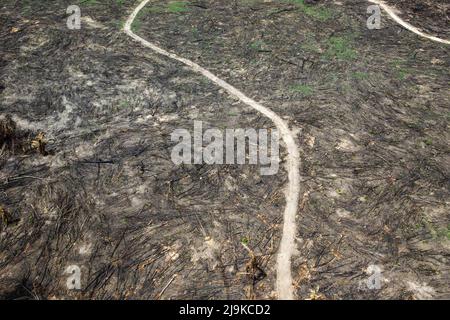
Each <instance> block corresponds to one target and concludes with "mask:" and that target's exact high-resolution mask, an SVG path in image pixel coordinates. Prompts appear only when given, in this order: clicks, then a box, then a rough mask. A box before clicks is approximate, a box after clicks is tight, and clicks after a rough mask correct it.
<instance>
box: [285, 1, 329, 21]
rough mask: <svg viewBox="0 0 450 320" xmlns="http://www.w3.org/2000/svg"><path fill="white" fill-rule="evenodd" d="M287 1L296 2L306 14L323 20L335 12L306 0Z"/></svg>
mask: <svg viewBox="0 0 450 320" xmlns="http://www.w3.org/2000/svg"><path fill="white" fill-rule="evenodd" d="M287 2H289V3H294V4H295V5H296V6H297V7H298V8H299V9H300V11H301V12H303V13H304V14H305V15H307V16H308V17H311V18H313V19H315V20H319V21H321V22H324V21H327V20H328V19H330V18H331V17H333V12H332V11H331V10H330V9H328V8H324V7H321V6H310V5H307V4H305V1H304V0H287Z"/></svg>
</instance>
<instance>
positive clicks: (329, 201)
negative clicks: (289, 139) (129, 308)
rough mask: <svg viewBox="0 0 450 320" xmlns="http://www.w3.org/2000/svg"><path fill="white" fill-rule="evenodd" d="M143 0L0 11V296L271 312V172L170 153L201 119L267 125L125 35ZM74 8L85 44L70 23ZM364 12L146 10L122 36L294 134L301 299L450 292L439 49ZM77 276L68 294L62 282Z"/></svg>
mask: <svg viewBox="0 0 450 320" xmlns="http://www.w3.org/2000/svg"><path fill="white" fill-rule="evenodd" d="M74 2H77V3H74ZM309 2H314V1H309ZM414 2H415V3H418V4H420V3H422V2H423V5H428V7H427V10H428V11H426V12H427V16H442V13H441V12H438V11H430V10H435V9H433V8H434V7H435V6H432V5H430V4H429V1H414ZM438 2H439V1H438ZM138 3H139V1H134V0H133V1H131V0H130V1H125V0H124V1H121V0H109V1H107V0H104V1H101V0H98V1H72V2H71V1H65V0H64V1H60V0H58V1H14V0H6V1H3V2H2V4H1V7H2V8H1V11H0V40H1V44H2V45H1V46H0V75H1V78H0V114H1V115H0V117H1V123H0V124H1V126H0V138H1V139H2V140H1V141H0V144H1V148H0V213H1V227H0V228H1V229H0V297H1V298H3V299H37V298H39V299H70V298H75V299H253V298H259V299H271V298H276V295H275V293H274V289H275V277H276V274H275V260H276V253H277V249H278V244H279V240H280V238H281V231H282V229H281V228H282V223H283V211H284V205H285V200H284V188H285V186H286V182H287V175H286V173H285V172H284V170H283V169H282V166H281V167H280V168H281V170H280V172H279V173H278V174H277V175H274V176H262V175H261V174H260V170H259V169H260V168H259V166H255V165H243V166H242V165H222V166H212V165H182V166H177V165H175V164H174V163H173V162H172V160H171V158H170V154H171V150H172V147H173V146H174V143H173V142H171V139H170V135H171V133H172V132H173V131H174V130H175V129H188V130H190V131H192V129H193V122H194V120H199V121H203V124H204V126H205V127H211V128H219V129H225V128H258V129H259V128H268V129H270V128H273V127H274V125H273V124H272V123H271V122H270V120H269V119H267V118H265V117H263V116H262V115H261V114H259V113H257V112H256V111H254V110H253V109H251V108H250V107H248V106H246V105H244V104H242V103H240V102H239V101H237V100H236V99H235V98H233V97H231V96H229V95H228V94H226V93H225V92H224V91H223V90H222V89H220V88H218V87H216V86H215V85H214V84H212V83H210V82H209V81H208V80H207V79H205V78H203V77H202V76H200V75H198V74H196V73H194V72H192V71H190V70H189V69H188V68H186V67H185V66H183V65H182V64H180V63H178V62H175V61H173V60H169V59H167V58H165V57H162V56H160V55H157V54H155V53H153V52H152V51H151V50H149V49H148V48H145V47H142V46H141V45H140V44H139V43H137V42H135V41H133V40H132V39H130V38H128V37H127V36H126V35H125V34H124V33H123V32H122V30H121V29H122V26H123V23H124V21H125V20H126V18H127V16H128V15H129V14H130V12H131V11H132V10H133V9H134V7H135V6H137V5H138ZM434 3H437V2H434ZM73 4H77V5H79V6H80V7H81V9H82V28H81V30H68V28H67V25H66V21H67V18H68V15H67V14H66V9H67V7H68V6H69V5H73ZM369 5H371V3H369V2H367V1H362V0H349V1H341V2H338V1H316V3H315V4H305V3H304V2H303V1H294V0H293V1H275V0H274V1H263V0H251V1H250V0H247V1H220V0H201V1H200V0H199V1H184V2H183V1H151V2H150V3H149V4H148V5H147V6H146V7H145V8H144V9H143V11H142V12H141V13H140V14H139V16H138V17H137V19H136V21H135V22H134V24H133V30H134V32H135V33H136V34H138V35H139V36H141V37H143V38H145V39H147V40H149V41H152V42H154V43H157V44H158V45H159V46H160V47H162V48H165V49H167V50H170V51H171V52H174V53H177V54H179V55H180V56H183V57H186V58H189V59H191V60H193V61H195V62H197V63H199V64H200V65H201V66H203V67H205V68H207V69H209V70H211V71H212V72H213V73H215V74H216V75H218V76H220V77H221V78H222V79H224V80H226V81H228V82H229V83H231V84H233V85H234V86H236V87H237V88H239V89H240V90H242V91H243V92H245V93H246V94H248V95H249V96H250V97H252V98H254V99H255V100H257V101H260V102H261V103H263V104H264V105H265V106H267V107H269V108H270V109H272V110H273V111H275V112H276V113H277V114H279V115H280V116H281V117H282V118H284V119H286V120H287V121H288V123H289V125H290V126H291V128H292V129H293V131H294V132H296V134H297V136H296V137H297V144H298V145H299V147H300V149H301V150H300V157H301V181H302V182H301V184H302V185H301V188H302V194H301V200H300V202H299V204H298V217H297V221H296V223H297V237H296V247H297V252H296V255H295V256H294V258H293V261H292V271H293V275H294V286H295V294H296V298H298V299H311V298H312V299H427V298H434V299H439V298H449V297H450V288H449V283H450V274H449V271H450V267H449V256H450V229H449V228H450V214H449V181H450V180H449V175H450V155H449V151H450V150H449V141H450V131H449V121H450V110H449V106H450V96H449V91H448V85H449V80H450V77H449V66H450V59H449V46H448V45H444V44H438V43H434V42H431V41H429V40H426V39H421V38H419V37H418V36H417V35H415V34H413V33H410V32H409V31H407V30H404V29H403V28H401V27H400V26H398V25H397V24H395V22H393V21H392V20H390V19H389V17H388V16H387V15H386V14H384V13H382V28H381V29H380V30H369V29H368V28H367V26H366V21H367V18H368V16H369V15H368V14H367V7H368V6H369ZM399 9H400V10H401V9H402V7H401V6H399ZM404 10H405V14H409V13H410V11H408V10H407V8H404ZM419 11H420V10H416V11H414V12H419ZM415 17H416V18H415V19H418V20H417V21H419V20H420V21H422V22H423V21H428V20H426V19H421V18H420V17H421V16H420V13H417V15H416V16H415ZM447 17H448V16H447ZM433 20H434V22H433V24H428V26H430V27H432V28H433V29H430V30H432V31H433V30H434V31H435V32H434V33H433V34H436V35H440V36H443V37H445V35H448V32H447V31H448V20H445V19H443V21H442V23H440V20H439V19H433ZM414 22H415V21H414V20H413V19H412V20H411V21H410V23H412V24H415V23H414ZM416 25H417V26H418V27H422V25H421V24H419V23H417V24H416ZM446 28H447V29H446ZM447 38H448V37H447ZM282 147H283V145H282ZM281 158H282V163H281V165H283V161H284V159H285V152H284V150H283V149H282V150H281ZM246 246H247V247H248V248H249V249H250V251H251V252H249V251H248V250H247V249H246V248H245V247H246ZM74 265H75V266H79V267H80V270H81V285H82V286H81V290H78V291H77V290H68V288H67V285H66V281H67V279H68V277H69V275H68V274H65V270H66V269H67V267H69V266H74ZM371 270H372V271H371ZM374 270H379V271H380V274H379V280H380V282H379V285H380V286H376V288H374V287H371V286H367V281H368V279H369V277H371V276H373V275H374V274H373V273H372V272H373V271H374Z"/></svg>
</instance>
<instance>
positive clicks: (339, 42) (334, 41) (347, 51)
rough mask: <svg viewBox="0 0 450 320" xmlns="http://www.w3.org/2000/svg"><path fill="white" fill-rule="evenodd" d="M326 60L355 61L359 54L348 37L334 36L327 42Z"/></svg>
mask: <svg viewBox="0 0 450 320" xmlns="http://www.w3.org/2000/svg"><path fill="white" fill-rule="evenodd" d="M324 56H325V58H327V59H337V60H347V61H348V60H354V59H356V58H357V56H358V55H357V52H356V51H355V49H353V43H352V41H351V40H350V39H349V38H348V37H338V36H333V37H330V38H329V39H328V40H327V50H326V52H325V55H324Z"/></svg>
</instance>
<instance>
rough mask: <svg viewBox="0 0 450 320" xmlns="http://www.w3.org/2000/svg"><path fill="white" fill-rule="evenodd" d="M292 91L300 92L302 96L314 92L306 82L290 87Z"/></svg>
mask: <svg viewBox="0 0 450 320" xmlns="http://www.w3.org/2000/svg"><path fill="white" fill-rule="evenodd" d="M291 91H292V92H296V93H300V94H301V95H302V96H311V95H312V94H313V92H314V90H313V88H312V87H311V86H308V85H306V84H296V85H293V86H292V87H291Z"/></svg>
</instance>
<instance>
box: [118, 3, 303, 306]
mask: <svg viewBox="0 0 450 320" xmlns="http://www.w3.org/2000/svg"><path fill="white" fill-rule="evenodd" d="M149 1H150V0H144V1H142V2H141V3H140V4H139V5H138V6H137V8H136V9H135V10H134V12H133V13H132V14H131V15H130V16H129V18H128V20H127V22H126V23H125V26H124V31H125V33H126V34H127V35H129V36H130V37H132V38H133V39H135V40H136V41H138V42H140V43H141V44H142V45H143V46H145V47H147V48H150V49H152V50H153V51H155V52H157V53H159V54H161V55H164V56H166V57H169V58H171V59H173V60H177V61H179V62H181V63H183V64H185V65H187V66H188V67H190V68H191V69H192V70H193V71H195V72H197V73H200V74H202V75H203V76H205V77H206V78H208V79H209V80H211V81H212V82H214V83H215V84H217V85H218V86H219V87H222V88H223V89H225V90H226V91H227V92H228V93H229V94H231V95H233V96H235V97H237V98H238V99H239V100H240V101H242V102H243V103H245V104H246V105H248V106H250V107H252V108H253V109H255V110H257V111H259V112H261V113H262V114H263V115H265V116H266V117H268V118H269V119H271V120H272V121H273V123H274V124H275V126H276V127H277V129H278V131H279V132H280V133H281V137H282V139H283V141H284V143H285V144H286V148H287V152H288V156H287V167H286V169H287V172H288V178H289V183H288V186H287V189H286V192H285V196H286V208H285V210H284V222H283V234H282V237H281V243H280V247H279V251H278V255H277V284H276V290H277V295H278V299H281V300H292V299H293V298H294V292H293V285H292V272H291V258H292V255H293V253H294V251H295V250H294V249H295V242H294V240H295V232H296V225H295V217H296V214H297V206H298V200H299V194H300V169H299V168H300V159H299V150H298V147H297V144H296V143H295V138H294V135H293V133H292V132H291V130H290V129H289V126H288V124H287V123H286V122H285V121H284V120H283V119H282V118H281V117H280V116H278V115H277V114H276V113H275V112H273V111H272V110H270V109H268V108H266V107H264V106H263V105H261V104H259V103H258V102H256V101H255V100H253V99H251V98H249V97H247V96H246V95H245V94H244V93H242V92H241V91H239V90H238V89H236V88H235V87H233V86H232V85H230V84H228V83H227V82H225V81H224V80H222V79H220V78H218V77H217V76H215V75H214V74H212V73H211V72H209V71H208V70H206V69H205V68H203V67H201V66H199V65H198V64H196V63H195V62H192V61H191V60H188V59H185V58H182V57H179V56H178V55H176V54H174V53H170V52H168V51H166V50H164V49H161V48H159V47H158V46H156V45H154V44H153V43H151V42H149V41H147V40H145V39H143V38H141V37H139V36H138V35H136V34H134V33H133V31H131V25H132V24H133V21H134V20H135V19H136V16H137V15H138V14H139V12H140V11H141V10H142V9H143V8H144V7H145V5H146V4H147V3H148V2H149Z"/></svg>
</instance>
